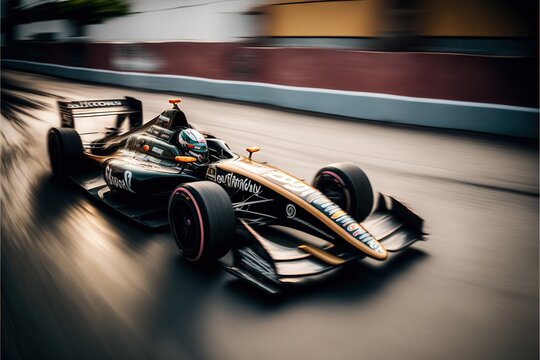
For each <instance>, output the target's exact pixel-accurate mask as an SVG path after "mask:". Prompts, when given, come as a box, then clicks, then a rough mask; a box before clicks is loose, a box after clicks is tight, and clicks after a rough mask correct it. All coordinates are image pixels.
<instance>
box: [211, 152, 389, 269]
mask: <svg viewBox="0 0 540 360" xmlns="http://www.w3.org/2000/svg"><path fill="white" fill-rule="evenodd" d="M244 159H245V158H244ZM238 161H241V160H238ZM244 161H248V162H249V160H247V159H245V160H244ZM253 163H254V164H257V165H263V164H260V163H257V162H255V161H253ZM263 166H264V167H267V166H266V165H263ZM217 167H218V168H220V169H221V170H223V171H228V172H232V173H236V174H239V175H242V176H245V177H247V178H250V179H252V180H255V181H257V182H259V183H260V184H262V185H264V186H266V187H267V188H269V189H271V190H272V191H275V192H276V193H278V194H280V195H282V196H283V197H285V198H287V199H289V200H290V201H292V202H294V203H295V204H296V205H298V206H300V207H302V208H303V209H304V210H306V211H307V212H309V213H310V214H312V215H313V216H315V217H316V218H318V219H319V220H320V221H321V222H322V223H323V224H325V225H326V226H328V227H329V228H330V229H331V230H332V231H334V232H335V233H336V234H338V235H339V236H340V237H341V238H342V239H343V240H345V241H347V242H348V243H349V244H350V245H352V246H354V247H355V248H357V249H358V250H360V251H362V252H363V253H365V254H366V255H368V256H370V257H372V258H374V259H377V260H384V259H386V258H387V257H388V252H387V251H386V249H385V248H384V247H383V246H382V245H381V244H380V243H379V242H378V241H377V240H376V239H375V238H373V241H374V242H375V243H376V244H377V245H378V246H379V248H380V249H381V250H382V252H381V253H378V252H377V251H375V250H373V249H371V248H370V247H369V246H367V245H366V244H364V243H362V242H361V241H359V240H357V239H355V238H354V237H353V236H352V235H351V234H349V233H348V232H347V231H346V230H345V229H343V228H342V227H341V226H339V225H338V224H336V223H335V222H334V221H333V220H332V219H330V218H329V217H327V216H326V215H324V214H323V213H321V212H320V211H319V210H317V209H316V208H314V207H313V206H312V205H311V204H309V203H308V202H307V201H305V200H304V199H302V198H301V197H299V196H297V195H295V194H293V193H291V192H289V191H287V190H285V189H283V188H281V187H280V186H279V185H276V184H274V183H273V182H272V181H270V180H268V179H267V178H265V177H263V176H261V175H258V174H255V173H252V172H250V171H249V170H246V169H244V168H242V167H240V166H235V165H234V162H232V163H220V164H217ZM267 168H268V169H269V171H273V170H277V169H276V168H273V167H267ZM277 171H280V170H277ZM284 173H285V172H284ZM285 174H286V173H285ZM293 177H294V176H293ZM294 178H295V179H297V178H296V177H294ZM299 181H300V180H299ZM302 183H303V182H302ZM298 200H300V201H298ZM360 226H361V225H360Z"/></svg>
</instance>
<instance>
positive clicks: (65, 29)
mask: <svg viewBox="0 0 540 360" xmlns="http://www.w3.org/2000/svg"><path fill="white" fill-rule="evenodd" d="M42 33H54V34H55V39H57V40H62V39H65V38H68V37H70V36H72V35H73V27H72V25H71V23H70V22H69V21H67V20H53V21H42V22H35V23H31V24H24V25H19V26H18V27H17V40H30V39H32V37H33V35H35V34H42Z"/></svg>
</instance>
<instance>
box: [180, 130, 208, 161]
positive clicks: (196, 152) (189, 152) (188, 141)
mask: <svg viewBox="0 0 540 360" xmlns="http://www.w3.org/2000/svg"><path fill="white" fill-rule="evenodd" d="M178 144H180V150H181V151H182V153H183V154H184V155H185V156H193V157H194V158H195V159H197V163H203V162H205V161H206V159H207V158H208V156H207V154H208V146H207V145H206V140H205V139H204V136H203V135H202V134H201V133H200V132H198V131H197V130H195V129H184V130H182V131H180V133H179V134H178Z"/></svg>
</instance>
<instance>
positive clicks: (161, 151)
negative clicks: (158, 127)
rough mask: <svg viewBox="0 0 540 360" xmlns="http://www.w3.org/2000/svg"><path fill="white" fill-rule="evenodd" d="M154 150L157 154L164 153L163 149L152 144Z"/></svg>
mask: <svg viewBox="0 0 540 360" xmlns="http://www.w3.org/2000/svg"><path fill="white" fill-rule="evenodd" d="M152 152H155V153H156V154H159V155H162V154H163V149H162V148H160V147H157V146H152Z"/></svg>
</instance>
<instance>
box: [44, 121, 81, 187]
mask: <svg viewBox="0 0 540 360" xmlns="http://www.w3.org/2000/svg"><path fill="white" fill-rule="evenodd" d="M47 143H48V150H49V160H50V163H51V170H52V173H53V175H54V177H56V178H64V177H66V176H68V175H69V174H72V173H74V172H75V171H76V170H77V169H78V167H79V166H80V165H81V161H82V160H83V146H82V142H81V137H80V136H79V134H78V133H77V131H75V130H74V129H71V128H52V129H50V130H49V132H48V134H47Z"/></svg>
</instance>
